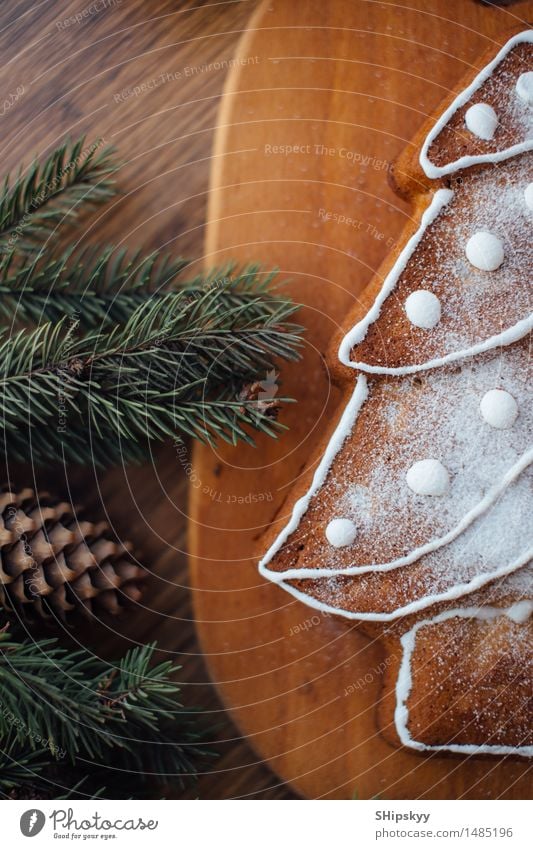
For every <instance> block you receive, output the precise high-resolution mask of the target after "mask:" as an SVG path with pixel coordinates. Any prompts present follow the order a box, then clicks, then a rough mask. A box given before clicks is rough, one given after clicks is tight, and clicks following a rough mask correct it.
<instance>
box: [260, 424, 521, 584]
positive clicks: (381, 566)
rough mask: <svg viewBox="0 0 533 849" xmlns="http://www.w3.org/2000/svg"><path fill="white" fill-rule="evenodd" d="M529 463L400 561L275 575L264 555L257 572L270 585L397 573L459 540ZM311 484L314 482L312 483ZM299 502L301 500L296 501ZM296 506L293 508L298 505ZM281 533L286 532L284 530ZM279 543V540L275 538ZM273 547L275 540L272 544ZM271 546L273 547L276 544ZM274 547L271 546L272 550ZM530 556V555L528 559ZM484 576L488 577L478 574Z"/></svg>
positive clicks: (310, 492) (510, 471)
mask: <svg viewBox="0 0 533 849" xmlns="http://www.w3.org/2000/svg"><path fill="white" fill-rule="evenodd" d="M333 438H335V434H333ZM531 463H533V448H530V449H528V450H527V451H525V452H524V453H523V454H522V456H521V457H520V458H519V459H518V460H517V461H516V463H514V465H512V466H511V467H510V468H509V469H508V470H507V472H506V473H505V475H504V476H503V477H502V478H501V480H500V481H498V482H497V483H496V484H495V485H494V486H492V487H491V488H490V489H489V490H488V491H487V492H486V493H485V495H484V496H483V498H482V499H481V501H478V503H477V504H475V505H474V507H472V509H471V510H469V511H468V513H466V514H465V515H464V516H463V518H462V519H461V521H460V522H459V523H458V524H457V525H456V526H455V527H454V528H452V529H451V530H450V531H448V532H447V533H446V534H444V536H441V537H437V538H435V539H433V540H431V541H430V542H427V543H425V544H424V545H421V546H419V547H418V548H414V549H413V550H412V551H411V552H410V553H409V554H405V555H404V556H403V557H399V558H397V559H396V560H390V561H388V562H387V563H368V564H365V565H362V566H345V567H343V568H338V569H328V568H327V567H326V566H322V567H318V568H317V569H313V567H312V566H308V567H302V568H299V569H296V568H293V569H285V570H284V571H283V572H275V571H272V570H270V569H268V568H267V567H266V565H265V564H266V563H267V562H268V560H270V557H269V554H270V550H269V552H267V554H266V555H265V557H264V558H263V560H261V562H260V564H259V571H260V573H261V574H262V575H264V576H265V577H266V578H269V580H271V581H273V582H274V583H281V582H282V581H294V580H302V579H307V578H332V577H335V576H337V575H347V576H353V575H365V574H367V573H368V572H391V571H392V570H394V569H399V568H400V567H402V566H410V565H411V564H412V563H415V562H416V561H417V560H420V558H421V557H423V556H424V555H426V554H431V552H433V551H438V550H439V548H443V547H445V546H447V545H448V544H449V543H450V542H453V541H454V540H455V539H457V537H460V536H461V534H462V533H463V532H464V531H465V530H467V528H469V527H470V525H472V524H473V523H474V522H475V521H476V519H478V518H479V517H480V516H482V515H483V514H484V513H486V512H487V511H488V510H490V508H491V507H492V506H493V505H494V504H495V503H496V501H497V500H498V498H499V497H500V496H501V495H502V494H503V493H504V492H505V491H506V489H507V488H508V487H509V485H510V484H512V483H513V481H515V480H516V479H517V478H518V477H519V476H520V475H521V474H522V472H523V471H524V470H525V469H527V467H528V466H529V465H531ZM313 484H314V481H313ZM313 484H312V485H311V488H310V489H309V490H308V492H307V493H306V496H304V497H306V498H307V504H309V502H310V500H311V498H312V496H313V495H314V494H315V491H314V490H313ZM300 501H303V499H300ZM300 501H298V502H297V504H299V503H300ZM293 519H294V511H293V516H292V517H291V522H289V525H290V524H291V523H292V521H293ZM300 519H301V515H300V516H299V517H298V523H299V521H300ZM289 525H287V527H286V528H285V530H287V528H288V527H289ZM278 539H279V537H278ZM276 543H277V540H276ZM276 543H274V545H275V544H276ZM273 547H274V546H272V548H273ZM530 556H533V553H532V554H531V555H530ZM482 574H488V573H482ZM498 574H499V573H498V572H493V573H491V575H492V577H498Z"/></svg>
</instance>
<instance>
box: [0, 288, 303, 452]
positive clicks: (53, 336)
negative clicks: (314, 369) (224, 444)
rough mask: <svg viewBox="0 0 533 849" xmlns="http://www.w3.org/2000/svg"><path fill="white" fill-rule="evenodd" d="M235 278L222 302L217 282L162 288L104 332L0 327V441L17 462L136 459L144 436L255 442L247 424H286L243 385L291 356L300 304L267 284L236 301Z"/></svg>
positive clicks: (263, 427)
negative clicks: (257, 293) (197, 288)
mask: <svg viewBox="0 0 533 849" xmlns="http://www.w3.org/2000/svg"><path fill="white" fill-rule="evenodd" d="M236 285H237V284H236V283H235V282H234V281H232V280H229V281H227V282H226V283H224V285H223V287H222V291H224V292H225V293H226V294H227V296H228V297H227V300H226V302H225V303H224V300H223V299H221V296H220V292H221V289H219V288H212V289H208V290H207V291H205V292H196V291H187V290H183V291H178V292H170V293H166V294H165V295H163V296H162V297H161V298H157V299H155V300H148V301H146V302H144V303H142V304H141V305H140V306H138V307H137V308H136V309H135V310H134V311H133V313H132V314H131V316H130V318H129V320H128V321H127V322H126V324H125V325H114V326H113V327H112V328H111V329H109V330H108V331H107V332H104V333H96V332H95V333H89V334H86V335H82V336H79V335H78V334H77V324H76V323H72V322H70V323H69V322H67V321H66V320H62V321H60V322H58V323H57V324H50V323H49V324H45V325H41V326H40V327H37V328H35V329H34V330H31V331H29V330H28V331H26V330H23V331H19V332H18V333H15V334H13V335H11V336H9V335H7V334H6V333H5V332H4V335H3V337H2V336H0V416H1V418H2V423H3V433H2V434H1V436H0V442H1V443H2V448H3V449H4V450H5V451H9V452H12V455H13V456H14V457H16V458H18V459H23V460H27V459H33V460H34V461H36V462H46V461H50V460H54V459H56V458H57V457H58V456H60V457H61V456H64V457H65V458H66V459H69V460H73V461H76V462H80V463H91V462H92V461H93V460H94V461H95V462H96V463H98V464H104V465H105V464H108V463H114V462H117V461H119V460H120V459H123V460H124V459H126V460H135V459H141V458H142V456H143V451H142V444H143V443H146V441H147V440H163V439H166V438H169V437H170V438H172V437H175V436H176V435H178V436H180V435H181V436H183V435H190V436H194V437H196V438H198V439H200V440H202V441H204V442H207V443H209V444H213V443H214V441H215V440H216V439H217V438H221V439H223V440H226V441H229V442H233V443H234V442H236V441H237V440H238V439H242V440H245V441H247V442H250V443H251V442H252V438H251V436H250V435H249V433H248V431H247V429H246V426H252V427H254V428H255V429H257V430H260V431H262V432H265V433H268V434H270V435H271V436H274V435H275V434H276V432H278V431H279V430H280V429H281V428H282V425H281V424H279V423H278V422H276V421H275V420H273V418H272V416H271V415H270V413H271V410H270V409H267V410H263V407H262V404H261V401H260V400H258V399H257V398H254V397H250V398H248V397H245V396H243V395H242V391H241V390H242V389H243V387H244V386H245V385H246V384H247V383H248V382H250V381H255V380H257V376H258V374H261V373H262V372H264V373H265V374H266V373H268V371H269V370H271V369H272V368H273V365H272V364H273V358H274V357H283V358H285V359H294V358H296V357H297V356H298V353H297V351H298V345H299V342H300V340H299V336H298V332H299V330H300V328H299V327H298V326H296V325H293V324H292V323H291V322H290V321H289V319H290V316H291V315H292V313H293V312H294V309H295V307H294V305H293V304H292V303H291V302H290V301H287V300H286V299H284V298H281V297H280V296H278V295H275V294H274V293H272V294H268V293H265V294H264V295H260V296H256V297H251V298H250V300H249V302H244V303H243V302H242V301H241V299H240V298H235V299H234V301H232V294H234V293H235V286H236ZM222 307H225V308H224V309H223V308H222ZM283 400H287V399H283V398H280V399H279V401H283ZM276 401H278V399H276ZM88 433H89V435H90V438H89V439H88V438H87V434H88ZM140 449H141V450H140Z"/></svg>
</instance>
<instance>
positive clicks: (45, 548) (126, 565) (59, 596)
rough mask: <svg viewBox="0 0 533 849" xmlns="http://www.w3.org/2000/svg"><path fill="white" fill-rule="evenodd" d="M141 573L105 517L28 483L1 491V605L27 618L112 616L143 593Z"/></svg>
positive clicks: (129, 548)
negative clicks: (92, 518)
mask: <svg viewBox="0 0 533 849" xmlns="http://www.w3.org/2000/svg"><path fill="white" fill-rule="evenodd" d="M145 576H146V572H145V570H144V569H143V568H142V567H141V566H139V565H137V563H136V561H135V559H134V558H133V556H132V554H131V545H130V544H129V543H119V542H116V541H115V540H114V539H113V537H112V533H111V530H110V528H109V525H108V524H107V522H97V523H94V522H88V521H80V520H78V518H77V516H76V514H75V512H74V510H73V509H72V506H71V505H70V504H68V503H67V502H64V501H59V500H57V499H54V498H53V497H52V496H50V495H49V494H48V493H38V494H36V493H35V492H34V491H33V490H32V489H22V490H19V491H13V490H10V489H9V488H7V487H3V488H1V489H0V605H1V606H3V607H4V608H6V609H7V610H11V611H14V612H15V613H19V614H22V615H23V616H27V615H28V614H30V613H31V614H36V615H37V616H39V617H44V618H48V617H50V616H56V617H57V616H58V617H60V618H64V617H65V615H66V614H67V613H68V612H69V611H73V610H76V609H78V610H80V611H82V612H83V613H85V614H87V615H89V616H90V615H91V614H96V613H103V612H105V613H108V614H116V613H119V612H120V610H121V609H122V608H123V607H124V605H125V603H127V602H128V601H137V600H138V599H139V598H140V596H141V590H140V587H139V583H140V582H141V580H142V579H144V578H145Z"/></svg>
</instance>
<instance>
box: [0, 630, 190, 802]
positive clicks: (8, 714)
mask: <svg viewBox="0 0 533 849" xmlns="http://www.w3.org/2000/svg"><path fill="white" fill-rule="evenodd" d="M154 649H155V645H147V646H142V647H138V648H135V649H132V650H130V651H128V652H127V653H126V655H125V656H124V657H123V658H122V660H121V661H120V662H119V663H118V665H113V664H109V663H106V662H105V661H102V660H100V659H98V658H96V657H95V656H93V655H91V654H89V652H87V651H84V650H78V651H68V650H66V649H64V648H61V647H60V646H59V645H58V644H57V641H56V640H55V639H47V640H40V641H38V642H33V641H31V640H22V641H21V640H17V639H14V638H13V637H12V636H10V635H9V634H7V633H3V634H1V635H0V791H2V792H4V793H9V791H10V790H11V789H12V788H13V787H15V786H17V785H18V784H20V783H21V782H25V781H30V783H33V782H35V780H39V779H42V778H43V777H44V776H45V775H46V773H47V772H50V771H49V768H50V767H53V766H54V765H55V764H56V765H57V764H59V763H60V764H61V769H62V770H63V769H64V767H65V766H66V765H67V764H70V765H71V767H76V769H77V771H78V776H80V775H81V776H83V775H84V774H90V775H92V776H93V778H94V774H95V770H96V771H97V772H98V771H99V770H102V772H101V773H99V775H98V777H99V779H100V780H101V778H102V776H105V774H106V773H108V774H109V773H110V771H111V772H113V771H114V772H115V777H118V778H119V780H122V783H123V784H124V783H125V777H126V774H127V773H131V772H132V771H134V772H135V773H136V774H137V776H138V777H147V776H152V777H155V778H158V779H159V780H160V781H161V780H168V779H172V780H173V781H177V782H178V783H180V784H183V783H185V782H186V781H187V779H189V778H191V777H193V776H194V775H195V763H196V762H197V760H198V758H199V757H203V756H205V755H206V751H205V749H204V748H203V747H202V745H201V740H202V732H201V731H200V729H199V726H198V724H197V721H196V720H195V718H194V713H191V711H187V710H185V709H184V708H183V707H182V705H181V704H180V702H179V701H178V696H179V693H180V688H179V686H178V685H177V684H176V683H175V681H173V680H172V679H173V676H175V674H176V673H177V671H178V670H179V667H175V666H174V665H173V664H172V663H171V662H170V661H166V662H163V663H158V664H152V658H153V652H154ZM169 729H170V730H169ZM43 741H44V746H43ZM54 774H55V773H54V770H53V769H52V771H51V772H50V775H51V776H53V775H54ZM111 781H113V778H111ZM63 783H64V778H63Z"/></svg>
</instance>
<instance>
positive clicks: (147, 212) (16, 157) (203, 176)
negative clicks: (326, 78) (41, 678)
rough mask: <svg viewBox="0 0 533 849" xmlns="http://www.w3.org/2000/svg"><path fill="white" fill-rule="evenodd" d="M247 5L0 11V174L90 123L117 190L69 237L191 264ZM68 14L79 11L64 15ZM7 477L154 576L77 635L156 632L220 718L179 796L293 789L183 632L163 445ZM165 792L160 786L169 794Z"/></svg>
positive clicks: (173, 468) (179, 550)
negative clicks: (64, 500) (236, 721)
mask: <svg viewBox="0 0 533 849" xmlns="http://www.w3.org/2000/svg"><path fill="white" fill-rule="evenodd" d="M255 6H256V3H255V0H240V2H235V1H234V0H232V1H231V2H201V0H194V2H176V0H122V2H119V0H105V2H104V0H99V2H97V3H93V2H90V0H74V2H55V0H49V2H46V0H45V2H29V0H4V2H2V4H1V5H0V55H1V56H2V67H1V69H0V84H1V91H2V92H4V96H5V97H7V95H8V93H12V94H15V93H17V92H18V93H19V97H18V99H16V100H14V102H13V104H12V105H11V106H9V107H7V108H6V105H5V104H4V107H3V109H0V112H1V113H2V116H1V128H2V134H1V141H0V146H1V151H2V170H3V171H7V170H8V169H10V168H14V167H15V166H18V165H19V163H21V162H25V163H27V162H28V160H29V158H30V157H31V156H32V155H33V154H45V153H46V151H47V149H48V148H49V146H50V145H52V144H55V143H57V142H58V141H59V140H60V139H62V138H63V137H64V136H65V134H67V133H70V134H71V135H72V136H73V137H74V136H77V135H78V134H81V133H82V132H87V134H88V136H89V138H96V137H100V136H101V137H103V138H105V140H106V141H107V142H110V143H113V144H115V145H116V147H117V148H118V152H119V155H120V158H121V160H122V161H123V162H124V166H123V168H122V169H121V171H120V175H119V181H120V185H121V187H122V189H123V191H124V196H123V197H121V198H120V199H119V200H118V201H117V202H115V203H113V204H111V205H110V206H109V207H108V208H106V209H105V210H102V212H101V214H99V215H97V216H96V224H95V225H94V226H91V228H87V227H84V228H83V230H81V229H80V231H79V238H80V240H82V239H87V240H91V241H97V240H99V239H100V240H101V239H105V240H107V241H115V242H117V243H118V242H120V243H122V244H124V245H130V246H131V247H132V248H135V247H142V248H144V249H153V248H156V247H160V246H162V245H167V247H168V248H169V249H171V250H173V251H175V252H176V253H181V254H182V255H186V256H188V257H191V258H193V259H196V260H198V261H199V262H201V260H202V255H203V242H204V222H205V217H206V204H207V188H208V179H209V169H210V164H211V158H210V157H211V148H212V141H213V132H214V128H215V124H216V115H217V107H218V103H219V98H220V93H221V90H222V86H223V84H224V79H225V75H226V72H227V68H228V62H229V60H230V59H231V57H232V51H233V50H234V49H235V46H236V43H237V41H238V39H239V37H240V35H241V34H242V31H243V30H244V29H245V27H246V23H247V21H248V19H249V17H250V15H251V14H252V12H253V11H254V8H255ZM76 16H77V17H76ZM2 472H3V476H4V477H9V478H10V479H11V480H12V481H13V482H15V483H20V484H24V485H36V486H39V487H42V486H48V487H49V488H50V489H53V490H54V491H55V492H57V493H58V494H59V495H61V496H63V497H64V496H68V494H69V493H71V494H72V496H73V497H75V498H77V499H78V500H79V501H82V502H83V503H84V504H85V505H86V506H87V508H88V511H87V512H88V514H89V515H91V517H103V516H106V515H107V517H108V519H109V521H110V522H111V524H112V525H113V526H114V527H115V529H116V531H117V532H118V533H119V534H120V535H121V536H122V537H123V538H129V539H131V540H132V541H133V542H134V543H135V545H136V546H137V547H138V548H140V550H141V551H142V554H143V561H144V562H145V563H146V565H147V566H148V567H149V568H150V569H151V571H152V573H153V574H152V577H151V579H150V581H149V584H148V587H147V591H146V594H145V597H144V599H143V602H142V605H140V606H138V607H136V608H134V609H133V610H132V611H131V612H130V613H128V615H127V616H126V617H125V618H123V619H122V620H121V621H117V622H114V623H113V626H112V627H109V626H104V625H103V624H101V625H98V626H96V627H92V628H90V629H88V628H83V627H82V628H80V629H78V630H76V631H74V637H75V638H78V639H79V640H80V642H85V643H86V644H87V645H90V646H91V647H93V648H94V649H95V651H97V652H100V653H102V654H105V655H106V656H108V657H110V656H113V655H115V656H116V655H117V654H118V653H119V652H121V651H123V650H124V649H125V647H127V646H128V645H130V644H131V643H135V642H148V641H151V640H157V642H158V644H159V646H160V648H161V649H162V651H163V652H164V653H165V655H166V656H167V657H169V656H170V657H172V658H173V659H174V660H175V661H176V662H179V663H181V664H182V673H181V679H182V680H183V681H184V682H186V683H187V687H186V688H185V692H184V701H185V703H186V704H191V705H193V704H195V705H201V706H202V707H203V709H204V710H205V719H206V721H207V722H209V723H214V724H216V725H217V732H216V734H215V735H213V737H212V739H211V746H212V749H213V750H214V751H216V752H217V753H218V755H219V757H218V758H217V759H216V760H213V762H212V764H210V765H209V767H208V771H207V772H206V773H205V774H204V775H202V776H201V778H200V780H199V783H198V786H197V787H196V788H195V789H193V790H191V791H190V792H188V793H186V794H178V797H179V798H184V797H185V798H187V797H193V798H194V797H199V798H207V799H227V798H234V797H240V796H247V797H254V798H292V797H293V794H292V793H291V791H290V790H288V789H287V788H286V787H285V786H284V785H283V784H281V783H280V781H279V779H277V778H276V777H275V776H274V775H273V774H272V773H271V772H270V770H269V769H268V768H267V767H265V766H264V765H263V764H261V763H260V762H259V763H258V762H257V761H258V759H257V756H256V755H255V754H254V753H253V752H252V750H251V749H250V747H249V746H248V745H247V743H246V741H245V740H243V738H242V737H241V735H240V733H239V732H238V731H237V730H236V728H235V726H234V725H233V724H232V722H231V721H230V719H229V718H228V716H227V714H226V713H225V712H224V710H223V708H222V705H221V703H220V701H219V699H218V698H217V695H216V692H215V689H214V687H213V686H212V685H211V684H210V683H209V681H208V676H207V673H206V670H205V666H204V664H203V661H202V656H201V651H200V648H199V645H198V642H197V639H196V636H195V629H194V622H193V617H192V612H191V603H190V595H189V591H188V586H187V581H188V578H187V565H186V552H185V544H186V541H185V532H186V522H187V516H186V495H187V480H186V477H185V474H184V472H183V469H182V467H181V465H180V463H179V461H178V458H177V456H176V454H175V451H174V449H173V448H172V446H166V447H164V448H162V449H158V450H157V452H156V456H155V458H154V462H153V463H151V464H147V465H146V466H145V467H143V468H127V469H116V470H113V471H110V472H107V473H101V472H98V473H97V472H95V471H94V470H87V471H84V472H79V471H73V470H69V472H68V473H66V472H65V471H62V470H60V469H54V470H53V472H43V471H42V470H37V469H29V468H28V469H21V468H16V467H11V466H10V467H9V468H5V467H4V469H3V470H2ZM166 795H167V797H169V796H170V797H171V796H172V794H171V793H167V794H166Z"/></svg>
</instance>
